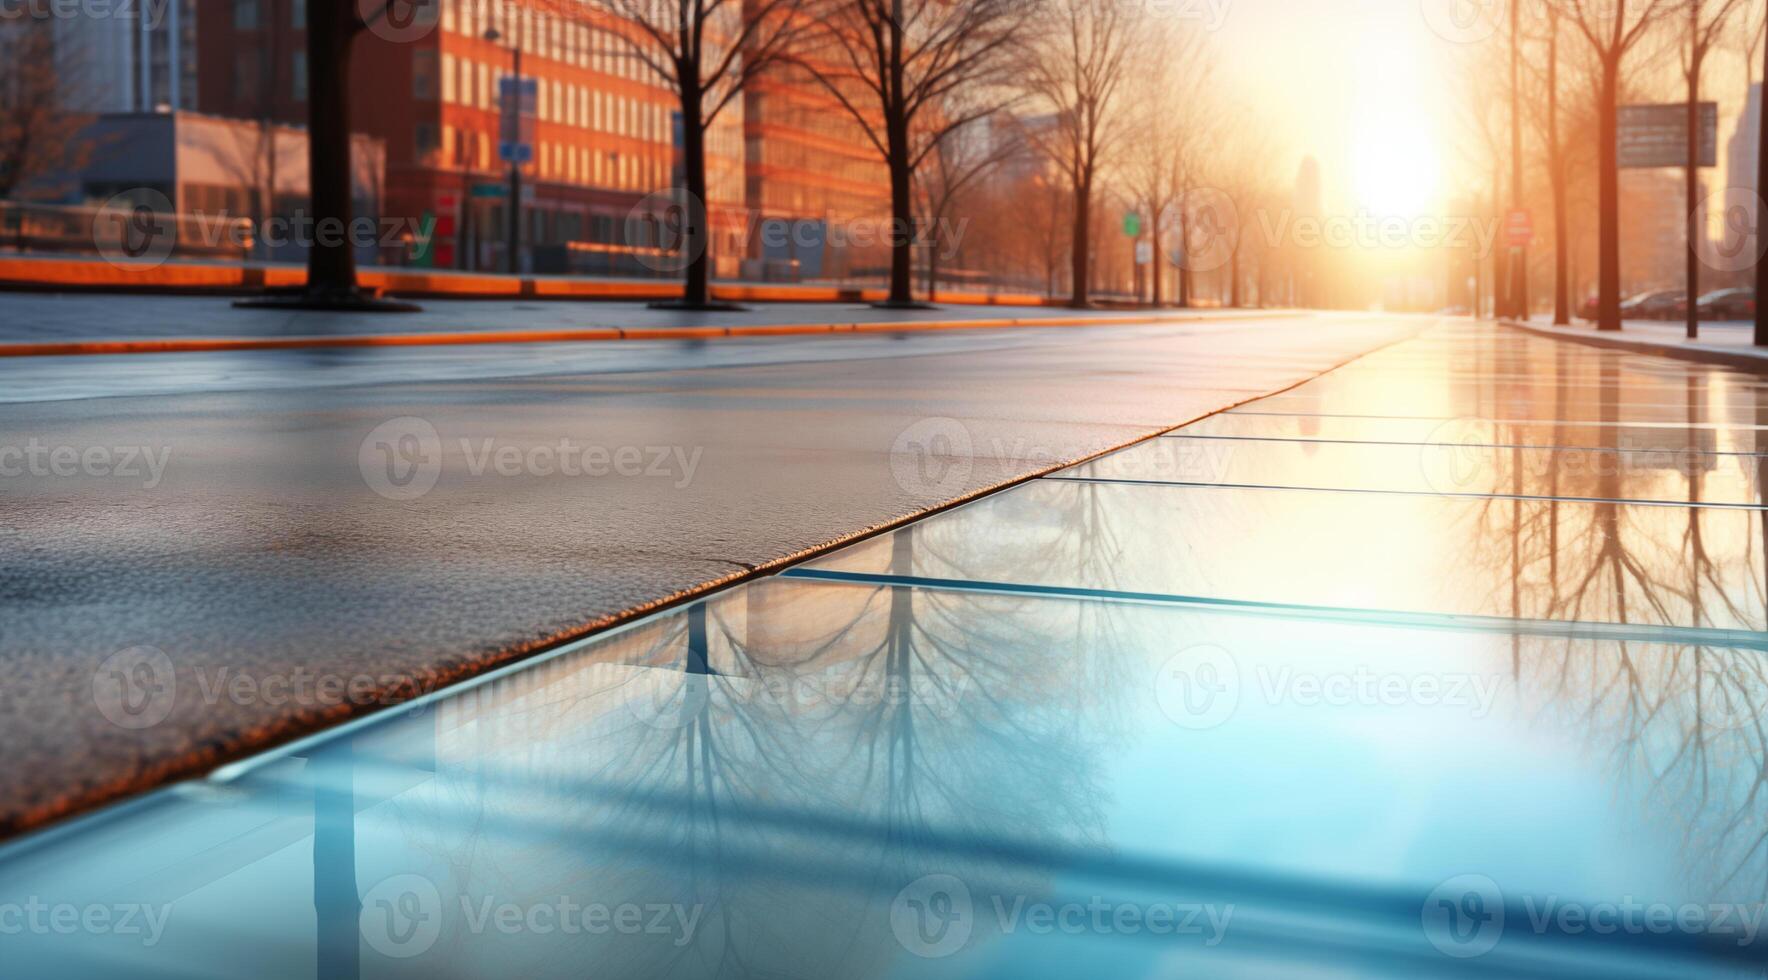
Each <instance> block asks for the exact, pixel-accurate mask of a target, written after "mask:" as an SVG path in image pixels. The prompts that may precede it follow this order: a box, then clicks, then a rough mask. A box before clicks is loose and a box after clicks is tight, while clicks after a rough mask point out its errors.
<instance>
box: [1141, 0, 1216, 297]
mask: <svg viewBox="0 0 1768 980" xmlns="http://www.w3.org/2000/svg"><path fill="white" fill-rule="evenodd" d="M1150 28H1151V32H1150V40H1149V43H1148V45H1147V46H1146V47H1145V48H1144V49H1143V50H1142V51H1141V52H1140V53H1141V54H1142V56H1143V57H1142V58H1140V61H1141V64H1139V65H1138V67H1137V71H1136V79H1135V97H1136V98H1135V101H1136V119H1135V129H1134V131H1133V136H1132V137H1131V140H1130V144H1131V145H1130V147H1129V149H1128V151H1127V157H1128V158H1127V159H1126V161H1125V163H1124V166H1123V168H1122V169H1123V180H1124V182H1125V184H1126V185H1127V186H1128V189H1129V191H1130V195H1131V197H1132V198H1133V199H1134V200H1135V202H1136V206H1137V207H1138V208H1140V209H1141V210H1143V211H1144V212H1145V213H1146V214H1147V215H1148V233H1149V236H1150V238H1151V239H1152V240H1153V242H1154V246H1155V248H1154V253H1155V254H1154V261H1153V263H1152V264H1151V266H1150V269H1151V272H1152V278H1153V290H1152V301H1153V304H1154V305H1155V306H1160V305H1161V303H1162V301H1163V300H1164V298H1165V297H1164V293H1163V290H1162V288H1161V287H1162V285H1163V282H1162V280H1163V276H1162V274H1161V270H1162V265H1163V264H1164V259H1165V256H1164V255H1163V254H1162V253H1163V252H1165V249H1164V248H1163V247H1162V243H1163V242H1164V240H1165V235H1166V234H1169V233H1170V232H1171V231H1172V230H1173V229H1172V228H1171V227H1169V226H1170V224H1171V223H1172V221H1173V211H1174V210H1175V208H1174V205H1175V204H1176V203H1177V202H1178V201H1179V199H1180V197H1181V195H1182V194H1183V193H1184V191H1185V179H1186V176H1187V164H1188V163H1189V162H1190V158H1191V157H1192V156H1193V155H1194V147H1195V144H1196V143H1197V142H1198V136H1199V134H1200V132H1201V130H1202V128H1203V115H1204V110H1203V108H1202V107H1203V91H1204V89H1205V88H1206V87H1207V83H1208V80H1209V77H1210V75H1211V73H1212V72H1213V70H1214V63H1213V62H1212V61H1211V60H1210V59H1209V57H1208V49H1207V48H1206V46H1205V44H1204V41H1203V33H1202V32H1201V31H1199V30H1195V29H1191V28H1189V27H1188V26H1183V25H1178V24H1176V23H1174V22H1172V21H1162V22H1158V23H1155V24H1151V25H1150ZM1180 276H1181V278H1183V277H1184V276H1185V271H1184V270H1183V269H1182V268H1181V270H1180ZM1180 292H1181V294H1182V295H1181V299H1184V298H1187V297H1184V296H1183V293H1184V292H1185V291H1184V289H1183V288H1181V290H1180Z"/></svg>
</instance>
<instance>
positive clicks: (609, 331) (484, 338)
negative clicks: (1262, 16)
mask: <svg viewBox="0 0 1768 980" xmlns="http://www.w3.org/2000/svg"><path fill="white" fill-rule="evenodd" d="M1225 319H1233V317H1221V316H1208V315H1206V316H1182V317H1175V316H1135V317H1113V318H1108V319H1102V318H1099V317H1014V318H1010V319H978V320H915V321H908V322H885V323H793V324H775V325H772V326H765V325H764V326H757V327H631V328H622V327H601V328H590V329H583V330H496V331H467V330H463V331H451V332H441V333H436V332H432V333H400V334H346V335H343V336H336V337H327V336H306V337H168V338H164V339H144V340H91V341H52V342H43V343H0V357H70V356H86V355H94V354H192V353H213V352H220V351H255V350H305V349H312V348H320V347H447V346H459V345H466V344H556V343H580V342H597V341H610V340H723V339H729V338H739V337H803V336H810V335H821V334H841V333H854V334H867V333H921V332H926V331H933V330H1004V329H1016V328H1021V327H1119V326H1147V325H1151V324H1182V323H1199V322H1211V321H1220V320H1225Z"/></svg>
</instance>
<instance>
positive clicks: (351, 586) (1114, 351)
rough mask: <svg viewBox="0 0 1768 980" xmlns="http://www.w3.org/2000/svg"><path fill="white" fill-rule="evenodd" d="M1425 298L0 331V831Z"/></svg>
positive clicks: (1295, 373)
mask: <svg viewBox="0 0 1768 980" xmlns="http://www.w3.org/2000/svg"><path fill="white" fill-rule="evenodd" d="M1425 325H1426V321H1422V320H1416V319H1405V318H1397V317H1389V318H1379V317H1368V316H1364V317H1338V318H1332V317H1269V318H1265V319H1254V320H1243V321H1236V322H1234V323H1231V324H1229V323H1184V324H1177V325H1173V326H1142V327H1127V326H1114V327H1086V328H1078V329H1062V328H1056V329H1051V330H1037V331H1027V332H1023V333H1015V332H1012V331H977V332H965V331H957V332H939V333H927V334H909V335H902V336H900V337H889V336H867V337H860V336H853V337H826V336H825V337H812V338H766V339H762V338H754V339H751V338H739V339H729V340H722V341H719V342H716V343H682V342H673V343H663V342H630V343H628V342H623V343H620V344H603V345H596V344H583V345H533V346H530V345H509V346H503V345H491V346H485V347H476V348H472V349H471V350H470V351H467V350H446V351H444V350H441V349H426V350H372V351H286V352H251V353H234V354H212V355H184V354H163V355H162V354H151V355H148V354H143V355H129V356H98V357H74V358H22V359H12V360H6V359H0V392H4V393H5V394H4V395H3V396H0V398H5V399H8V401H7V403H6V404H3V405H0V493H4V494H5V497H4V512H3V514H0V555H4V556H5V557H4V560H0V609H3V610H4V621H3V622H0V667H3V668H4V669H5V671H6V676H7V683H6V685H5V686H4V687H3V688H0V739H4V740H5V741H6V743H7V744H8V746H9V747H10V749H11V751H12V753H13V759H14V762H15V763H16V764H14V765H11V766H7V767H3V768H0V835H4V834H5V833H9V832H13V831H16V830H18V829H20V828H22V827H24V826H28V825H31V824H35V823H39V822H41V821H44V820H48V819H53V818H55V817H58V816H61V815H63V814H65V813H68V812H70V811H73V810H78V809H82V808H85V807H89V806H91V805H93V804H95V803H97V802H101V801H103V800H105V799H110V798H114V797H116V796H118V795H121V794H125V793H128V792H134V791H139V790H141V789H146V788H148V787H151V786H154V785H158V784H160V783H163V782H165V781H167V780H169V779H172V778H176V777H179V776H186V775H195V774H199V773H201V772H205V771H207V770H208V769H209V768H212V767H213V766H215V765H217V764H219V763H221V762H225V761H228V760H230V759H234V758H239V757H241V756H243V755H246V754H249V753H252V752H256V751H261V750H262V749H264V748H265V747H267V746H269V745H272V744H275V743H276V742H279V741H282V740H286V739H288V738H291V737H294V736H296V735H299V734H303V733H305V732H309V731H313V730H315V729H316V728H319V727H322V726H324V725H328V724H334V723H336V722H338V721H340V720H342V719H343V718H345V717H348V716H351V715H353V714H357V713H360V712H363V711H368V710H373V709H375V708H378V707H381V706H383V705H385V704H387V703H389V702H392V701H398V700H405V699H408V698H409V697H411V696H412V695H413V694H414V693H417V692H421V691H428V690H433V689H435V688H436V687H438V686H439V685H442V684H445V683H449V682H453V681H457V680H460V679H462V678H464V677H467V676H471V675H473V674H475V673H478V672H481V671H483V670H486V669H489V668H490V667H493V666H496V665H497V664H500V663H503V662H506V661H508V660H509V659H511V658H513V657H517V656H522V655H525V654H528V653H532V652H535V651H537V650H540V649H544V648H545V647H547V646H549V645H552V644H555V643H558V642H561V641H563V640H566V639H570V638H572V637H576V636H580V635H582V634H583V633H585V632H586V631H588V630H591V629H595V628H600V627H604V626H606V625H609V624H610V623H612V622H614V621H615V620H616V619H618V618H620V617H622V616H626V615H630V614H632V612H633V611H634V610H642V609H646V608H649V607H651V606H653V605H655V604H657V603H659V602H662V601H664V600H668V599H671V598H673V597H677V596H680V595H682V594H683V593H685V592H689V591H692V590H695V589H700V588H704V587H706V586H708V585H710V584H716V583H719V582H724V581H728V580H730V579H732V578H735V577H739V576H742V575H746V574H748V573H749V571H750V570H751V569H753V568H756V567H758V566H762V565H767V564H769V563H776V562H781V561H784V560H786V559H789V558H791V557H792V556H794V555H799V554H802V553H805V552H806V551H808V550H810V549H815V548H819V547H823V546H825V545H828V544H830V543H832V542H835V541H839V540H843V539H845V538H847V537H850V536H852V535H855V534H857V533H860V532H864V531H866V530H869V529H873V528H877V527H880V526H883V525H887V524H890V523H892V522H896V521H900V520H902V519H904V518H907V517H909V516H912V515H914V514H917V513H920V512H923V511H926V510H928V509H930V508H933V507H936V506H939V505H941V504H944V503H947V502H949V501H951V500H954V499H957V498H961V497H963V496H965V495H968V494H972V493H975V492H978V491H981V490H983V489H986V488H989V487H995V486H999V485H1001V484H1003V483H1005V482H1008V481H1011V480H1014V479H1018V478H1021V477H1024V476H1027V475H1029V474H1033V473H1037V472H1039V471H1042V470H1045V469H1049V468H1052V467H1055V466H1059V465H1062V464H1064V463H1068V462H1072V461H1075V460H1079V459H1082V458H1085V457H1087V456H1090V455H1092V454H1095V453H1098V452H1101V451H1104V450H1107V449H1111V448H1114V447H1117V446H1121V445H1123V444H1125V443H1128V442H1131V441H1133V440H1136V439H1140V438H1143V437H1145V436H1148V435H1151V434H1153V433H1156V432H1159V431H1161V430H1164V429H1167V428H1170V427H1171V426H1173V425H1176V424H1179V423H1181V422H1184V421H1186V420H1188V419H1193V418H1197V417H1199V416H1201V415H1204V414H1207V413H1209V412H1213V411H1216V410H1218V409H1221V408H1224V407H1227V406H1230V405H1233V404H1235V403H1238V402H1241V401H1245V400H1247V399H1250V398H1254V397H1257V396H1259V395H1262V394H1266V393H1269V392H1271V391H1274V390H1277V389H1280V388H1283V387H1285V386H1288V385H1292V384H1294V383H1296V382H1299V381H1303V380H1306V379H1308V378H1310V377H1313V376H1314V375H1316V374H1318V373H1319V372H1321V371H1324V370H1327V369H1329V368H1330V367H1332V366H1333V365H1335V364H1339V363H1342V362H1343V361H1345V360H1347V359H1349V358H1351V357H1353V356H1355V355H1357V354H1360V353H1363V352H1365V351H1367V350H1370V349H1372V348H1374V347H1378V346H1380V345H1381V344H1384V343H1388V342H1391V341H1394V340H1397V339H1401V338H1404V337H1407V336H1410V335H1411V334H1413V333H1415V332H1416V331H1417V330H1419V329H1421V328H1422V327H1423V326H1425ZM9 450H11V451H10V452H9ZM33 453H34V455H33ZM88 454H91V455H90V456H88ZM119 685H120V686H119ZM124 690H126V691H127V692H129V693H130V694H131V696H132V699H133V700H127V701H124V700H119V699H118V692H121V691H124ZM150 691H151V692H158V697H157V698H150V697H149V696H148V692H150ZM106 698H108V699H110V700H105V699H106ZM150 705H151V710H150V709H149V707H147V706H150ZM131 707H133V708H136V709H138V710H133V711H131V710H127V709H129V708H131ZM107 708H108V709H109V710H106V709H107ZM119 718H120V719H121V720H120V721H119Z"/></svg>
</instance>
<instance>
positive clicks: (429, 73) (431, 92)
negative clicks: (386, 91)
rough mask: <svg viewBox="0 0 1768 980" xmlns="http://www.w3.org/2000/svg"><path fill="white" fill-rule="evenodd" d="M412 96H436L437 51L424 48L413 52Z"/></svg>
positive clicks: (426, 97)
mask: <svg viewBox="0 0 1768 980" xmlns="http://www.w3.org/2000/svg"><path fill="white" fill-rule="evenodd" d="M411 97H412V98H414V99H434V98H435V97H436V51H435V49H434V48H424V49H420V50H417V51H413V52H412V53H411Z"/></svg>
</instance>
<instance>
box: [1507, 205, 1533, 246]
mask: <svg viewBox="0 0 1768 980" xmlns="http://www.w3.org/2000/svg"><path fill="white" fill-rule="evenodd" d="M1504 237H1505V240H1507V241H1508V242H1510V244H1511V246H1512V247H1515V248H1520V247H1522V246H1524V245H1528V244H1529V243H1531V242H1533V241H1534V240H1535V222H1534V219H1533V218H1531V217H1529V213H1528V212H1527V211H1512V212H1510V213H1509V214H1508V215H1506V216H1505V218H1504Z"/></svg>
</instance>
